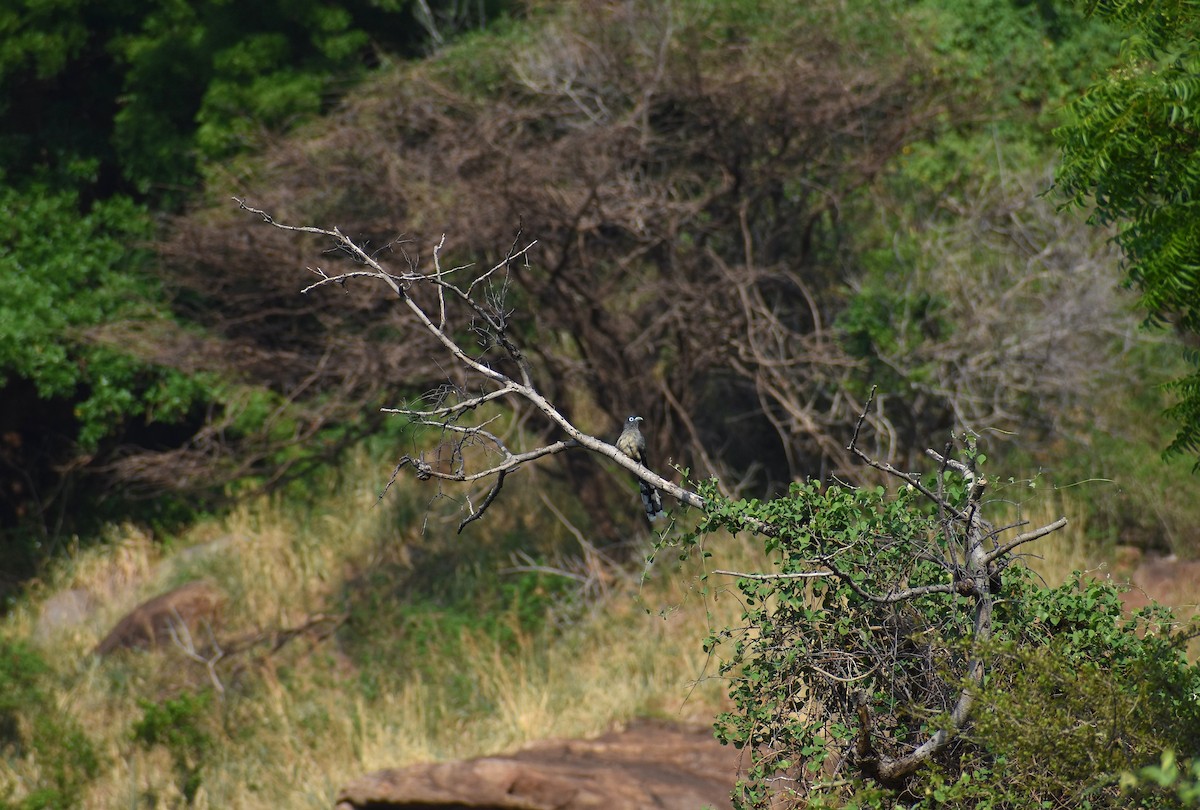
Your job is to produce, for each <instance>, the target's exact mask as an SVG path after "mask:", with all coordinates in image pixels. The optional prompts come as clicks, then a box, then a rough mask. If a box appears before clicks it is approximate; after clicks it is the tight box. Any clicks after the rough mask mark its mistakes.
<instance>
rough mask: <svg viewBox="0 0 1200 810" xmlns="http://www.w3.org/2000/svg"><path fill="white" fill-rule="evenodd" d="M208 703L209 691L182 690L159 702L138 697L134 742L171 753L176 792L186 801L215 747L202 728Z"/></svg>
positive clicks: (210, 699) (196, 785)
mask: <svg viewBox="0 0 1200 810" xmlns="http://www.w3.org/2000/svg"><path fill="white" fill-rule="evenodd" d="M211 702H212V693H211V692H200V693H192V692H182V693H181V694H179V696H177V697H174V698H168V699H166V700H163V701H162V702H159V703H155V702H154V701H150V700H139V701H138V705H139V706H141V708H142V719H141V720H139V721H137V722H136V723H134V724H133V739H134V740H135V741H136V742H138V743H140V744H141V745H143V746H146V747H147V748H149V747H153V746H156V745H161V746H162V747H164V748H166V749H167V751H168V752H169V753H170V755H171V762H172V764H173V765H174V768H175V774H176V779H177V783H178V786H179V791H180V792H181V793H182V794H183V796H184V798H185V799H187V801H188V803H189V804H190V803H191V802H193V801H194V800H195V798H196V792H197V791H198V790H199V789H200V784H201V782H202V780H203V771H204V766H205V763H206V762H207V760H208V758H209V757H210V756H211V755H212V753H213V750H214V740H213V735H212V734H211V733H210V732H209V731H208V730H207V729H206V728H205V723H206V719H207V713H208V709H209V705H210V703H211Z"/></svg>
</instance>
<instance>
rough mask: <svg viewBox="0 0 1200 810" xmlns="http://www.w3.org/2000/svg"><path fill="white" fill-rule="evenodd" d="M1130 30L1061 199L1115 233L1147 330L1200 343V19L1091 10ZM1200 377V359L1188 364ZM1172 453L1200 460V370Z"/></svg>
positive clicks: (1187, 9)
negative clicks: (1165, 330)
mask: <svg viewBox="0 0 1200 810" xmlns="http://www.w3.org/2000/svg"><path fill="white" fill-rule="evenodd" d="M1089 10H1091V11H1092V12H1094V13H1096V14H1099V15H1101V16H1105V17H1108V18H1111V19H1114V20H1116V21H1119V22H1123V23H1126V24H1128V25H1130V26H1132V33H1131V35H1130V36H1129V37H1128V38H1127V40H1126V43H1125V45H1126V47H1125V53H1124V56H1123V59H1122V61H1121V63H1120V64H1119V66H1118V67H1117V68H1116V69H1115V70H1113V71H1112V72H1110V73H1109V74H1108V75H1106V76H1104V77H1103V78H1101V79H1099V80H1098V81H1096V82H1095V83H1094V84H1092V85H1091V86H1090V87H1089V88H1088V89H1087V90H1086V91H1085V92H1084V93H1083V95H1082V96H1081V97H1080V98H1079V99H1077V100H1076V101H1075V102H1074V103H1073V104H1072V105H1071V106H1070V108H1069V113H1070V121H1069V123H1067V124H1066V125H1065V126H1063V127H1061V128H1060V129H1059V130H1058V131H1057V134H1058V136H1059V138H1060V140H1061V146H1062V159H1063V160H1062V165H1061V167H1060V169H1059V172H1058V178H1057V184H1058V188H1059V189H1060V190H1061V191H1062V192H1063V193H1064V194H1066V195H1067V196H1068V198H1069V200H1070V202H1071V204H1074V205H1077V206H1080V207H1091V209H1092V212H1093V213H1092V217H1091V221H1092V222H1093V223H1094V224H1097V225H1102V226H1113V227H1115V229H1116V237H1115V238H1116V241H1117V242H1118V243H1119V244H1120V246H1121V248H1122V250H1123V251H1124V254H1125V259H1126V263H1127V266H1126V270H1127V279H1128V283H1129V284H1130V285H1131V286H1132V287H1133V288H1135V289H1136V290H1137V291H1138V292H1139V293H1140V294H1141V304H1142V306H1143V307H1144V308H1145V310H1146V313H1147V316H1148V322H1149V323H1152V324H1157V325H1167V324H1169V325H1173V326H1174V327H1175V328H1176V329H1177V330H1179V331H1180V332H1181V333H1183V334H1184V335H1185V336H1186V337H1187V339H1190V340H1192V341H1193V342H1194V340H1195V338H1197V337H1198V336H1200V216H1198V214H1200V41H1198V40H1197V36H1196V31H1197V30H1198V26H1200V8H1197V7H1196V6H1195V5H1194V4H1191V3H1185V2H1182V0H1173V1H1172V2H1165V3H1153V4H1147V3H1138V2H1131V0H1093V2H1091V3H1090V4H1089ZM1189 359H1190V360H1191V362H1192V364H1193V365H1194V366H1196V368H1197V369H1200V352H1196V351H1191V352H1189ZM1171 388H1172V389H1173V391H1174V392H1175V393H1176V394H1177V395H1178V396H1179V401H1178V403H1177V404H1176V405H1174V406H1173V407H1172V408H1171V409H1170V410H1169V411H1168V413H1169V414H1170V415H1171V416H1172V417H1173V418H1175V419H1177V420H1178V422H1179V428H1178V433H1177V435H1176V437H1175V440H1174V441H1173V442H1172V443H1171V444H1170V446H1169V447H1168V448H1167V452H1168V454H1171V453H1183V452H1188V453H1197V452H1200V370H1198V371H1197V372H1196V373H1193V374H1190V375H1189V376H1187V377H1184V378H1183V379H1179V380H1176V381H1174V382H1173V383H1171Z"/></svg>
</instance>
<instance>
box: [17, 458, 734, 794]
mask: <svg viewBox="0 0 1200 810" xmlns="http://www.w3.org/2000/svg"><path fill="white" fill-rule="evenodd" d="M380 476H381V472H380V467H379V466H378V465H372V464H371V463H370V462H369V461H368V460H366V459H365V458H363V459H359V463H358V464H357V465H356V466H355V468H354V469H353V470H352V471H351V474H349V475H347V476H346V478H345V481H344V482H343V483H341V484H339V485H337V486H335V487H332V488H331V490H330V492H329V493H327V495H325V496H322V497H321V498H319V499H318V502H317V504H316V505H314V506H313V507H312V508H311V509H308V510H297V509H296V508H295V507H288V506H286V505H285V504H283V502H281V501H279V500H275V499H261V500H259V501H256V502H253V503H250V504H247V505H246V506H244V507H243V508H241V509H239V510H237V511H235V512H234V513H233V514H231V515H229V516H228V517H226V518H225V519H223V520H219V521H211V522H207V523H204V524H202V525H198V526H196V527H195V528H194V529H192V530H191V531H190V532H188V533H187V535H186V536H184V537H182V538H180V540H179V542H178V543H177V545H178V546H179V547H180V550H179V551H177V552H176V553H174V554H171V555H163V554H161V553H160V549H159V546H157V545H155V544H154V543H152V542H151V540H150V538H148V537H146V536H145V535H144V534H142V533H140V532H138V531H137V530H136V529H133V528H130V527H122V528H119V529H115V530H114V532H113V535H112V536H111V537H109V538H108V539H107V542H106V543H105V544H103V545H101V546H96V547H93V548H90V549H88V550H86V551H82V552H79V553H77V554H75V555H74V556H72V557H71V558H70V559H69V560H67V561H65V562H64V563H63V564H62V566H61V567H60V568H59V569H58V570H57V571H56V572H55V573H54V574H53V576H52V577H51V578H50V579H49V580H48V582H47V583H46V585H45V586H44V587H43V588H41V589H40V590H39V591H38V593H37V594H36V595H35V596H34V597H33V598H31V599H30V600H28V602H26V603H25V604H23V605H21V606H18V607H17V608H16V609H15V610H13V611H12V612H11V614H10V615H9V616H8V617H7V618H6V620H5V621H4V624H3V625H2V626H0V635H3V637H5V638H8V639H10V640H11V639H32V638H34V637H35V635H37V634H36V633H35V629H36V626H37V617H38V615H39V609H40V606H41V605H42V604H44V602H45V600H46V599H48V598H49V597H51V596H52V595H53V594H54V593H57V592H60V591H61V590H63V589H67V588H76V589H81V590H85V591H87V592H88V593H90V594H91V595H92V596H93V597H94V598H95V599H96V601H97V603H98V604H99V605H101V607H100V608H99V609H98V610H97V611H96V612H95V614H94V615H93V616H91V617H89V618H88V620H87V621H85V622H84V623H82V624H80V625H78V626H75V627H72V628H67V629H64V630H60V631H57V632H53V633H50V634H45V633H43V634H42V635H41V636H39V637H38V638H37V640H36V643H37V645H38V648H39V649H40V651H41V653H42V654H43V656H44V657H45V658H46V660H47V661H48V662H50V664H51V666H52V668H53V670H54V673H53V680H54V683H53V684H52V685H51V686H50V688H51V689H52V690H53V691H54V694H55V700H56V701H57V703H58V705H59V706H61V707H62V708H63V709H64V710H65V711H66V712H67V713H68V714H69V715H70V716H71V717H73V718H74V719H75V720H76V721H77V722H78V723H79V724H80V726H81V727H82V728H83V729H84V731H85V732H86V733H87V735H88V736H89V737H90V738H91V739H92V740H93V741H94V742H95V744H96V746H97V748H98V750H99V752H100V753H101V760H102V767H101V773H100V774H99V776H98V778H96V779H95V780H93V781H92V782H91V783H90V784H89V786H88V788H87V792H86V794H85V803H86V805H87V806H89V807H97V808H100V807H118V806H128V807H132V806H138V807H145V806H151V807H176V806H183V804H184V803H185V802H184V799H183V796H182V794H181V792H180V790H179V787H178V785H177V782H178V779H177V774H176V772H175V771H174V770H173V767H172V761H171V757H170V756H169V754H168V753H167V751H165V750H164V749H163V748H162V747H161V746H157V747H153V748H147V746H145V745H140V744H137V743H135V742H134V741H133V739H132V733H131V728H132V725H133V724H134V723H135V722H136V721H137V720H138V719H139V718H141V717H142V715H143V709H142V707H141V706H140V705H139V703H138V701H139V699H149V700H152V701H161V700H163V699H165V698H168V697H171V696H174V695H177V694H179V692H180V690H181V689H190V690H198V689H202V688H204V687H205V686H206V685H207V683H208V682H207V678H206V675H205V673H204V671H203V667H201V666H199V665H198V664H196V663H194V662H191V661H188V660H186V659H185V658H184V656H183V655H182V653H181V652H180V651H179V650H176V649H171V648H168V649H165V650H163V651H160V652H155V653H133V654H122V655H118V656H116V657H114V658H112V659H109V660H105V661H102V662H101V661H95V660H93V659H92V658H91V656H90V654H89V653H90V650H91V649H92V648H93V647H94V646H95V644H96V643H97V642H98V641H99V640H100V638H102V637H103V635H104V634H105V632H106V631H107V629H108V628H109V627H110V626H111V625H112V624H113V623H114V622H115V620H116V619H117V618H119V616H120V615H121V614H122V613H123V612H125V611H127V610H128V609H129V608H131V607H133V606H134V605H135V604H137V603H138V602H140V601H142V600H144V599H146V598H148V597H150V596H153V595H155V594H156V593H159V592H161V591H162V590H165V589H166V588H169V587H172V586H174V585H176V584H179V583H180V582H183V581H187V580H190V579H194V578H198V577H206V578H209V579H211V580H213V581H215V582H216V583H217V584H218V585H219V587H220V588H221V589H222V590H223V591H224V592H225V593H226V595H227V597H228V605H227V608H226V610H225V614H226V615H225V619H224V623H225V626H224V629H223V631H222V632H223V634H224V637H229V636H230V635H236V634H239V633H246V632H253V631H255V630H261V629H264V628H269V627H278V626H292V625H295V624H298V623H300V622H301V621H302V620H303V619H304V617H305V616H307V615H308V614H310V613H313V612H317V611H329V610H334V609H336V608H337V607H338V604H339V599H340V598H342V597H343V596H344V593H345V589H346V588H347V587H351V586H352V583H353V582H354V581H355V578H356V577H360V576H361V575H362V574H363V572H364V571H368V570H370V569H372V567H373V566H377V565H379V564H380V563H381V561H383V560H387V561H388V562H390V563H391V564H393V565H400V567H403V565H402V564H403V561H404V560H405V558H406V555H409V554H410V553H418V552H419V550H420V548H421V547H422V546H423V545H426V546H427V545H428V544H429V542H430V541H429V539H428V537H426V538H422V537H421V535H420V526H421V523H422V520H421V518H422V514H421V511H420V510H421V506H422V504H421V501H420V500H419V499H418V498H417V497H416V496H415V495H414V493H397V495H396V497H395V499H394V502H393V503H391V504H390V505H388V504H385V505H383V506H377V505H376V495H377V491H378V479H379V478H380ZM532 489H535V488H530V490H529V491H526V492H524V493H522V492H521V491H520V490H519V488H517V487H513V491H512V492H509V489H508V488H506V493H505V494H506V495H508V496H510V497H514V496H515V497H514V500H513V501H512V502H510V503H509V504H508V506H509V507H510V511H516V512H521V511H522V510H525V513H526V515H527V517H526V528H527V530H528V529H529V527H528V520H529V519H530V518H528V514H529V512H530V511H531V510H536V509H537V507H536V504H537V503H538V501H537V499H536V498H535V497H534V495H533V493H532ZM541 511H544V510H541ZM500 515H501V513H500V512H497V513H496V517H497V518H500ZM544 521H545V524H544V525H542V524H540V523H539V524H537V525H536V527H535V528H534V529H533V530H534V531H537V532H542V533H552V532H555V531H565V529H564V528H563V527H562V526H561V524H559V522H558V521H557V519H555V518H554V517H553V516H550V515H545V516H544ZM500 522H501V523H502V522H504V521H503V520H502V521H500ZM449 525H450V526H453V525H454V524H453V522H451V523H450V524H449ZM431 526H432V527H433V528H431V531H430V534H433V533H434V532H437V531H441V530H442V528H441V527H440V526H438V525H436V521H435V523H434V524H431ZM497 528H499V523H498V526H497ZM503 528H504V529H506V530H515V529H517V528H519V527H518V525H517V524H512V525H508V526H504V527H503ZM462 542H468V543H469V542H472V541H471V540H469V539H468V540H464V541H462ZM719 545H721V546H722V551H723V553H724V554H725V555H726V556H727V557H729V558H728V559H724V560H722V561H721V564H726V565H734V566H737V565H742V566H753V565H754V562H753V558H752V555H753V552H752V551H750V547H749V546H748V545H747V544H746V543H744V542H743V541H740V540H736V541H735V540H733V539H732V538H726V539H723V540H722V541H721V542H720V544H719ZM414 550H416V551H414ZM708 562H709V564H712V561H708ZM698 564H699V563H689V564H687V565H684V566H683V567H681V568H679V569H677V570H673V571H666V570H659V571H656V572H654V575H653V576H652V577H650V578H648V580H647V582H646V583H644V584H642V585H640V586H639V585H638V583H637V582H636V581H635V580H632V579H625V580H614V582H613V583H612V584H610V586H609V593H608V595H607V596H606V597H604V598H603V599H602V600H601V602H600V604H599V605H597V606H595V607H593V608H591V609H590V610H588V611H586V612H584V613H579V612H574V613H569V614H568V613H564V616H570V617H571V622H570V624H569V625H568V626H566V627H565V628H563V629H559V630H558V631H556V632H553V633H551V632H547V631H536V630H534V631H524V632H516V633H515V634H513V635H510V636H508V637H506V638H505V639H503V640H502V639H500V638H497V637H495V635H494V634H493V635H489V634H488V633H485V632H473V631H471V630H469V629H468V630H461V631H458V637H457V638H456V639H455V641H456V643H453V644H447V645H446V646H445V647H444V649H438V648H436V647H435V648H434V649H432V650H430V649H428V648H427V649H425V651H424V653H423V655H424V656H425V657H424V659H423V660H422V662H421V666H420V667H416V668H413V669H412V670H411V671H407V672H406V674H405V675H404V677H402V678H397V679H395V680H393V681H391V682H388V683H384V684H382V685H377V687H378V688H368V686H367V684H366V683H365V681H364V679H363V677H362V673H361V671H360V668H359V662H358V661H357V660H354V659H352V658H351V657H350V656H347V655H346V654H344V653H343V651H342V650H341V648H340V643H339V642H338V641H337V640H333V639H330V640H326V641H323V642H310V641H307V640H304V639H300V640H297V641H295V642H293V643H292V644H290V645H288V646H287V647H285V648H283V649H282V650H280V651H278V652H277V653H275V654H271V655H268V654H266V653H265V652H262V651H257V652H254V651H252V652H251V653H249V654H246V655H243V656H240V657H239V658H238V659H234V660H230V661H226V662H222V663H221V665H219V668H218V671H219V672H220V673H221V676H222V681H223V686H224V687H225V690H226V692H225V696H224V697H223V698H221V699H215V700H214V701H213V703H212V705H211V707H210V711H209V713H208V714H207V715H205V716H203V717H200V718H198V720H197V722H198V724H199V725H200V726H201V727H202V728H203V730H205V731H206V732H207V733H208V734H210V735H211V737H212V738H213V740H214V741H215V745H214V746H213V747H212V748H211V749H210V750H209V751H208V752H207V753H206V755H205V760H204V767H203V784H202V787H201V788H200V792H199V794H198V795H197V797H196V806H199V807H222V808H257V807H272V808H274V807H281V806H282V807H329V806H330V805H331V804H332V799H333V795H334V793H335V791H336V790H337V788H338V787H339V786H340V785H342V784H344V783H346V782H348V781H349V780H350V779H352V778H354V777H355V776H357V775H359V774H361V773H364V772H367V771H370V770H373V769H378V768H383V767H394V766H402V765H405V764H408V763H412V762H416V761H419V760H428V759H445V758H451V757H464V756H472V755H480V754H486V753H495V752H498V751H507V750H511V749H514V748H516V747H519V746H521V745H523V744H525V743H528V742H530V741H532V740H535V739H540V738H544V737H574V736H580V735H592V734H597V733H600V732H603V731H604V730H606V729H607V728H609V727H611V726H612V725H613V724H619V723H622V722H624V721H627V720H630V719H632V718H635V717H638V716H647V715H653V716H660V717H673V718H679V719H689V720H697V719H699V720H710V719H711V718H712V716H713V714H714V712H715V711H716V710H717V708H718V707H719V706H720V705H721V702H722V700H723V691H724V689H723V687H722V685H721V684H720V683H719V682H718V681H716V680H715V679H707V680H706V679H705V676H706V674H710V675H711V674H712V670H713V669H714V666H712V665H710V662H708V661H707V660H706V657H705V654H704V652H703V650H702V649H701V643H702V641H703V639H704V637H705V636H706V635H707V633H708V632H709V629H710V627H711V626H712V625H714V624H716V625H721V624H725V623H728V622H729V621H731V620H732V619H733V618H734V617H735V616H736V611H737V607H738V606H737V603H736V600H735V599H732V598H716V599H713V598H712V597H711V596H709V595H705V594H704V593H703V592H702V590H701V588H700V586H699V580H698V575H699V573H700V572H699V569H698V568H696V567H695V566H696V565H698ZM689 566H690V567H689ZM385 631H386V628H385ZM440 673H454V675H455V677H454V678H450V677H441V676H440ZM464 680H465V681H466V682H468V683H469V684H470V690H471V693H472V694H471V699H470V700H467V701H464V699H463V695H462V689H463V686H462V685H463V682H464ZM698 681H699V683H697V682H698ZM46 753H47V756H49V755H50V754H51V752H46ZM44 776H45V774H44V773H43V771H42V766H41V765H40V764H39V758H38V757H36V756H35V757H24V758H20V759H14V758H9V759H7V760H6V761H5V762H4V763H3V764H0V795H3V793H4V790H5V787H6V786H12V787H13V788H14V791H15V796H16V797H18V798H19V797H20V796H21V795H23V794H25V793H26V791H28V790H30V789H32V788H33V787H35V786H37V785H38V784H39V783H40V782H42V781H43V779H44Z"/></svg>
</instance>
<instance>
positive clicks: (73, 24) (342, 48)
mask: <svg viewBox="0 0 1200 810" xmlns="http://www.w3.org/2000/svg"><path fill="white" fill-rule="evenodd" d="M501 6H502V3H500V2H486V3H480V4H478V5H477V6H475V5H474V4H473V8H474V13H476V14H478V15H480V16H486V15H487V14H492V15H494V14H495V13H497V10H498V9H499V8H500V7H501ZM432 7H433V13H434V14H435V15H436V14H438V13H439V11H440V10H444V9H446V8H448V7H456V6H452V4H448V3H434V4H433V6H432ZM415 9H417V4H415V3H412V2H410V0H342V2H335V3H328V2H318V0H269V1H268V2H259V3H250V4H245V3H228V2H222V1H221V0H203V2H184V0H168V1H167V2H149V1H148V0H133V1H132V2H125V1H124V0H102V1H101V2H84V1H83V0H18V2H16V3H10V4H6V5H5V7H4V8H3V9H0V133H3V134H0V165H2V166H4V167H5V169H4V170H5V172H6V174H7V177H6V179H7V181H8V182H10V183H12V182H17V181H19V180H20V179H21V178H23V177H30V176H33V177H35V178H40V179H44V180H48V181H50V182H51V183H53V184H55V185H57V184H60V183H62V182H70V183H72V184H74V183H78V182H81V181H82V182H84V183H88V184H96V191H95V193H96V194H97V195H98V196H101V197H103V196H107V195H109V194H111V193H113V192H114V191H131V190H137V191H140V192H142V193H146V192H149V191H152V190H158V191H159V192H162V191H163V190H165V189H172V190H175V189H178V188H179V187H181V186H188V185H191V182H192V178H193V176H194V173H195V170H196V160H197V157H203V158H208V159H221V158H224V157H226V156H228V155H229V154H230V153H231V152H233V151H235V150H237V149H238V148H239V147H241V146H244V145H245V143H246V141H247V139H248V138H250V137H251V136H252V135H253V134H254V133H256V132H258V131H260V130H262V129H264V128H266V129H272V128H279V127H281V126H284V125H286V124H289V123H292V122H294V121H296V120H299V119H302V118H304V117H306V116H310V115H313V114H315V113H318V112H320V111H321V110H322V109H323V108H324V107H325V106H327V105H328V103H329V102H330V101H331V100H333V99H334V98H336V97H337V95H338V92H337V91H338V89H339V88H340V87H344V82H345V81H347V80H349V79H352V78H354V77H356V76H358V75H360V74H361V72H362V71H363V70H364V69H365V68H366V67H368V66H370V65H371V64H373V63H374V62H377V61H378V59H379V54H380V53H382V52H389V53H400V54H411V53H415V52H417V51H418V50H419V49H420V48H422V47H424V46H425V45H426V43H428V41H429V38H430V33H429V32H428V31H427V30H426V27H425V26H423V25H422V24H421V23H420V21H419V19H418V16H417V14H416V13H415V11H414V10H415ZM455 22H457V21H455ZM476 22H477V20H476ZM429 24H430V22H429V21H426V25H429ZM433 30H435V31H436V30H437V29H436V28H433ZM339 83H342V84H339Z"/></svg>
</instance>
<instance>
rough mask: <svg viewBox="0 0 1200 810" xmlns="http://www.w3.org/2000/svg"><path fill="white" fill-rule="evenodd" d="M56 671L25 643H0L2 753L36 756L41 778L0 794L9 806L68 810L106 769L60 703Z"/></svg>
mask: <svg viewBox="0 0 1200 810" xmlns="http://www.w3.org/2000/svg"><path fill="white" fill-rule="evenodd" d="M53 677H54V673H53V670H51V668H50V666H49V665H48V664H47V663H46V661H45V660H44V659H43V658H42V657H41V656H40V655H39V654H38V653H37V651H36V650H34V649H33V648H32V647H30V646H29V645H27V644H25V643H23V642H15V641H0V754H2V755H3V756H4V757H5V758H6V759H7V758H14V759H16V758H21V757H28V756H31V755H33V756H36V759H37V761H38V764H39V771H40V779H39V780H38V783H37V784H34V785H24V786H22V787H23V790H22V797H21V798H20V799H19V800H14V799H13V798H12V795H13V792H15V788H16V786H15V785H10V786H8V788H7V789H5V790H4V791H3V792H0V808H5V810H59V809H60V808H61V810H67V809H68V808H72V807H78V806H79V802H80V799H81V798H82V795H83V790H84V788H85V787H86V786H87V783H88V782H89V781H90V780H91V779H93V778H95V777H96V775H97V774H98V773H99V771H100V764H101V758H100V754H99V753H98V752H97V751H96V748H95V746H94V745H93V743H92V741H91V739H90V738H89V737H88V736H87V734H85V733H84V731H83V729H81V728H79V726H78V724H77V723H76V722H75V721H74V720H73V719H72V718H71V716H70V714H69V713H68V712H67V711H65V710H64V709H63V708H62V707H61V706H59V704H58V701H57V699H56V698H55V695H54V688H53V686H52V683H53Z"/></svg>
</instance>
